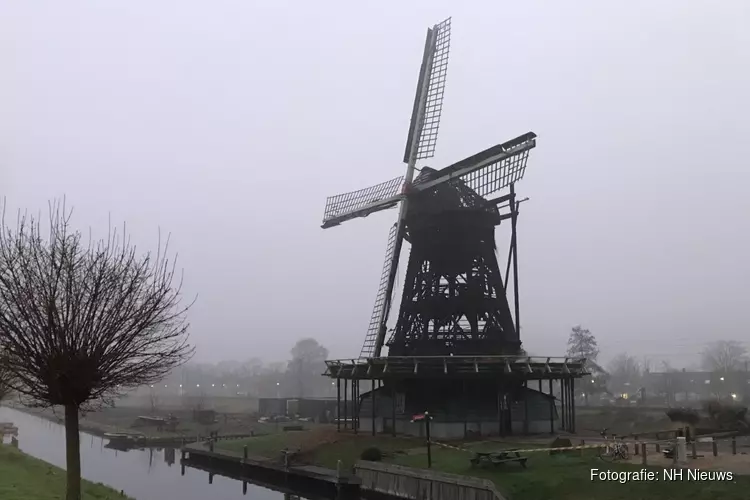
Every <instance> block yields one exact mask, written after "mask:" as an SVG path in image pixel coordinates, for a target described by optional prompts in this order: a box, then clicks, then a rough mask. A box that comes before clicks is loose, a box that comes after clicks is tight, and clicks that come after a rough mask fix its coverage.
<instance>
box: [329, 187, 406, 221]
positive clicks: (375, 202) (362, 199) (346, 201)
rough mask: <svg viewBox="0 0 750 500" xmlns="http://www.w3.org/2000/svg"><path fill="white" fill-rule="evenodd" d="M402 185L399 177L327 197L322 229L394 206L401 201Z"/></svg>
mask: <svg viewBox="0 0 750 500" xmlns="http://www.w3.org/2000/svg"><path fill="white" fill-rule="evenodd" d="M403 184H404V177H403V176H399V177H396V178H395V179H391V180H389V181H385V182H381V183H380V184H376V185H374V186H370V187H368V188H364V189H359V190H357V191H351V192H348V193H342V194H337V195H335V196H329V197H328V198H327V199H326V208H325V211H324V212H323V227H324V228H326V227H330V226H335V225H337V224H340V223H342V222H344V221H346V220H349V219H353V218H355V217H366V216H368V215H370V214H371V213H373V212H378V211H380V210H385V209H387V208H392V207H394V206H396V205H397V204H398V202H399V200H400V199H401V198H400V195H401V191H402V189H403Z"/></svg>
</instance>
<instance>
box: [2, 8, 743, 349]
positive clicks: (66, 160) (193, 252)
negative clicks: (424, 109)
mask: <svg viewBox="0 0 750 500" xmlns="http://www.w3.org/2000/svg"><path fill="white" fill-rule="evenodd" d="M360 4H365V2H343V1H336V2H303V1H297V2H290V1H286V2H285V1H275V2H248V1H236V2H227V1H212V2H198V1H184V0H183V1H171V2H170V1H159V2H146V1H130V2H74V1H67V2H51V1H50V2H17V1H16V2H13V1H5V2H0V195H3V196H6V197H7V199H8V203H9V205H11V206H13V207H24V208H29V209H31V210H34V211H37V210H40V209H43V208H45V207H46V203H47V200H48V199H50V198H55V197H61V196H63V195H65V196H67V199H68V202H69V203H70V204H72V205H73V206H74V207H75V210H76V213H75V219H74V221H75V223H76V225H78V226H79V227H81V228H82V229H86V228H88V227H89V226H91V227H93V228H94V230H95V231H99V232H101V231H103V230H105V229H106V223H107V219H108V217H109V216H110V214H111V217H112V219H113V220H114V221H123V220H124V221H127V223H128V227H129V230H130V231H131V232H132V233H133V237H134V239H135V240H136V241H137V243H138V245H139V246H141V247H143V248H144V250H145V249H146V248H153V247H155V245H156V242H157V230H158V228H161V229H162V231H168V232H171V233H172V248H173V249H175V250H177V251H178V252H179V259H180V261H179V262H180V264H181V266H182V267H184V269H185V291H186V294H187V295H188V296H193V295H195V294H198V302H197V303H196V305H195V307H194V309H193V310H192V312H191V315H190V320H191V323H192V325H193V327H192V330H191V332H192V333H191V335H192V341H193V342H194V343H195V344H196V346H197V348H198V352H197V360H202V361H215V360H219V359H222V358H232V359H244V358H249V357H252V356H263V357H265V358H267V359H285V358H286V357H287V356H288V351H289V349H290V348H291V347H292V345H293V344H294V342H295V341H296V340H297V339H299V338H300V337H305V336H314V337H316V338H318V339H319V340H320V341H321V343H323V344H324V345H325V346H326V347H328V348H329V350H330V352H331V356H332V357H352V356H357V355H358V354H359V349H360V347H361V344H362V340H363V338H364V334H365V331H366V328H367V324H368V322H369V318H370V313H371V309H372V304H373V300H374V297H375V292H376V289H377V284H378V280H379V276H380V272H381V266H382V258H383V251H384V248H385V240H386V237H387V233H388V228H389V226H390V225H391V224H392V223H393V221H394V220H395V218H396V211H395V210H390V211H386V212H382V213H379V214H375V215H372V216H370V217H367V218H365V219H357V220H353V221H350V222H347V223H346V224H344V225H342V226H339V227H336V228H333V229H329V230H325V231H324V230H322V229H320V227H319V226H320V223H321V219H322V213H323V207H324V203H325V197H326V196H327V195H331V194H336V193H338V192H343V191H348V190H352V189H358V188H361V187H366V186H368V185H370V184H374V183H377V182H381V181H384V180H387V179H390V178H393V177H396V176H398V175H401V174H402V173H403V172H404V170H405V167H404V165H403V163H401V158H402V155H403V148H404V143H405V139H406V132H407V129H408V125H409V124H408V121H409V117H410V113H411V107H412V100H413V97H414V88H415V84H416V78H417V72H418V66H419V61H420V57H421V52H422V48H423V46H424V35H425V30H426V28H427V26H429V25H432V24H434V23H436V22H439V21H441V20H443V19H444V18H446V17H448V16H453V35H452V47H451V60H450V67H449V71H448V82H447V89H446V94H445V106H444V111H443V121H442V125H441V130H440V140H439V142H438V147H437V154H436V156H435V158H434V159H432V160H430V161H428V162H425V163H423V164H427V165H430V166H432V167H435V168H441V167H443V166H446V165H447V164H449V163H452V162H454V161H456V160H459V159H461V158H463V157H465V156H468V155H471V154H473V153H475V152H477V151H479V150H481V149H484V148H486V147H488V146H491V145H493V144H496V143H499V142H503V141H505V140H508V139H511V138H513V137H516V136H517V135H520V134H522V133H525V132H527V131H530V130H531V131H534V132H536V133H537V134H538V135H539V140H538V145H537V148H536V149H535V150H533V151H532V153H531V157H530V161H529V168H528V169H527V172H526V177H525V178H524V179H523V181H522V182H520V183H519V184H518V187H517V189H518V192H519V194H520V195H521V196H522V197H526V196H528V197H529V198H530V201H529V202H527V203H524V204H523V205H522V212H521V215H520V218H519V252H520V255H519V257H520V262H519V264H520V271H519V275H520V278H521V301H522V302H521V316H522V317H521V322H522V332H521V334H522V340H523V341H524V345H525V347H526V348H527V349H528V350H529V351H531V352H532V353H534V354H538V355H545V356H554V355H560V354H562V353H563V351H564V348H565V341H566V339H567V334H568V332H569V330H570V328H571V326H573V325H576V324H583V325H584V326H585V327H587V328H590V329H591V330H592V332H593V333H595V334H596V336H597V337H598V339H599V342H600V345H601V348H602V350H603V356H605V357H611V356H613V355H614V354H617V353H618V352H621V351H627V352H629V353H630V354H633V355H637V356H639V357H641V356H651V357H652V358H653V359H654V360H656V361H658V360H661V359H665V358H667V359H671V360H672V361H673V362H675V363H691V362H693V361H695V359H696V356H695V355H696V353H698V352H699V351H700V350H701V349H702V347H703V345H704V344H705V343H706V342H707V341H709V340H712V339H735V340H740V341H746V339H748V332H749V331H750V317H749V316H748V314H749V313H748V311H749V310H750V284H749V283H750V264H748V259H749V258H750V236H749V233H750V232H749V230H750V222H748V217H749V216H750V197H748V195H747V192H748V186H750V173H749V171H748V163H747V155H748V153H747V146H746V144H747V142H746V141H747V137H748V132H750V125H749V124H748V116H749V115H750V113H749V112H750V102H749V101H750V97H749V96H748V89H749V88H750V69H749V68H750V30H749V29H748V26H750V6H748V4H747V2H745V1H742V0H737V1H723V2H721V3H720V8H718V7H717V5H718V4H717V3H715V2H707V1H706V2H698V1H685V0H682V1H678V0H674V1H660V2H646V1H640V2H634V1H630V2H597V1H581V0H578V1H575V2H476V3H471V2H464V3H462V4H461V5H460V6H459V3H458V2H447V1H443V2H438V1H435V0H431V1H429V2H395V1H381V2H367V3H366V4H367V5H368V7H363V6H362V5H360ZM497 236H498V246H499V248H500V250H499V252H500V255H501V256H502V258H503V259H504V256H505V252H506V248H507V246H506V245H507V240H506V235H505V232H504V231H503V230H502V229H500V230H498V233H497ZM406 256H407V253H406V252H405V253H404V254H403V257H402V266H401V270H402V274H403V269H404V268H405V259H406ZM401 284H402V280H401V279H399V281H398V285H399V286H400V285H401ZM398 291H399V292H400V289H399V290H398ZM395 315H396V314H395V311H394V312H393V313H392V315H391V316H392V317H394V316H395Z"/></svg>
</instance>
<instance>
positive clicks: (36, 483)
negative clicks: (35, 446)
mask: <svg viewBox="0 0 750 500" xmlns="http://www.w3.org/2000/svg"><path fill="white" fill-rule="evenodd" d="M81 487H82V493H83V495H82V500H126V499H127V498H128V497H125V496H121V495H120V493H119V492H117V491H115V490H113V489H112V488H110V487H108V486H105V485H103V484H94V483H90V482H88V481H83V482H82V485H81ZM0 498H2V499H3V500H61V499H63V498H65V471H64V470H62V469H59V468H57V467H54V466H52V465H49V464H48V463H46V462H43V461H41V460H38V459H36V458H34V457H31V456H29V455H26V454H24V453H21V452H20V451H18V450H17V449H15V448H13V447H11V446H8V445H0Z"/></svg>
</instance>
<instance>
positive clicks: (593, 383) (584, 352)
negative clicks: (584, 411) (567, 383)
mask: <svg viewBox="0 0 750 500" xmlns="http://www.w3.org/2000/svg"><path fill="white" fill-rule="evenodd" d="M566 354H567V356H568V357H570V358H586V369H587V370H588V371H589V373H591V377H586V380H585V381H583V382H582V384H581V391H582V392H583V397H584V399H585V401H586V404H588V403H589V396H592V395H594V394H600V393H602V392H604V391H605V390H606V389H605V385H604V384H605V381H606V378H605V377H603V376H602V374H601V373H597V372H598V370H597V369H598V368H599V365H597V364H596V363H595V361H596V358H597V357H598V356H599V348H598V347H597V345H596V337H594V334H593V333H591V332H590V331H589V330H588V329H587V328H583V327H582V326H581V325H577V326H574V327H573V328H572V329H571V330H570V335H569V336H568V351H567V353H566Z"/></svg>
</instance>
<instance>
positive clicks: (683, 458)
mask: <svg viewBox="0 0 750 500" xmlns="http://www.w3.org/2000/svg"><path fill="white" fill-rule="evenodd" d="M675 455H677V463H678V464H679V465H686V464H687V442H686V441H685V436H680V437H678V438H677V453H676V454H675Z"/></svg>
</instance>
